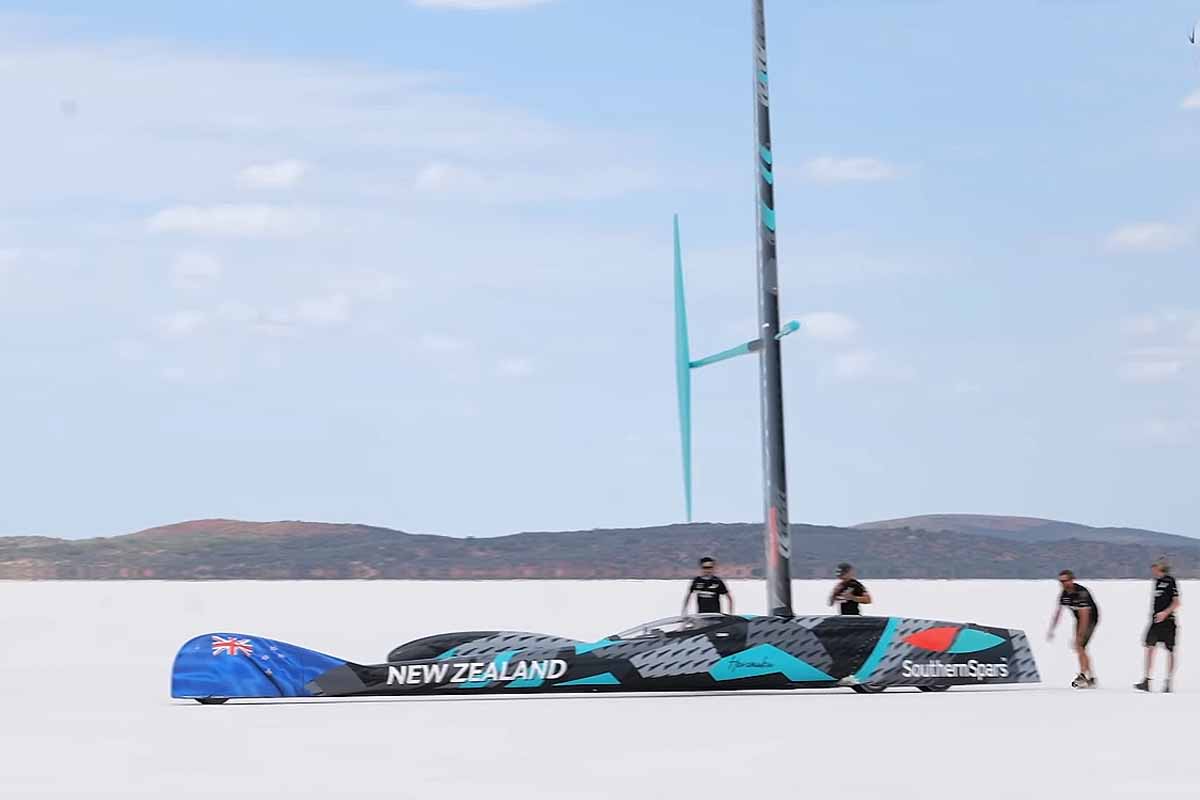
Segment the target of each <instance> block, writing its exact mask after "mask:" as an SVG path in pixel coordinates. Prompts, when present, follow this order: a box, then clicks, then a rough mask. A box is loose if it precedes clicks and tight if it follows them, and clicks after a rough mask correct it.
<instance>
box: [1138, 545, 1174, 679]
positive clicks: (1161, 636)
mask: <svg viewBox="0 0 1200 800" xmlns="http://www.w3.org/2000/svg"><path fill="white" fill-rule="evenodd" d="M1150 572H1151V574H1152V575H1154V605H1153V610H1152V611H1151V612H1150V627H1148V628H1147V629H1146V639H1145V645H1146V677H1144V678H1142V682H1141V683H1135V684H1134V685H1133V688H1135V689H1140V690H1141V691H1143V692H1148V691H1150V673H1151V672H1153V671H1154V649H1155V647H1157V646H1158V645H1160V644H1161V645H1162V646H1163V647H1165V648H1167V680H1166V683H1164V684H1163V691H1164V692H1169V691H1171V681H1172V679H1174V677H1175V633H1176V627H1175V611H1176V609H1178V608H1179V606H1180V604H1181V602H1180V599H1179V586H1178V585H1177V584H1176V583H1175V579H1174V578H1173V577H1171V575H1170V572H1171V565H1170V564H1169V563H1168V562H1167V560H1166V559H1165V558H1160V559H1158V560H1157V561H1155V562H1154V563H1153V564H1151V565H1150Z"/></svg>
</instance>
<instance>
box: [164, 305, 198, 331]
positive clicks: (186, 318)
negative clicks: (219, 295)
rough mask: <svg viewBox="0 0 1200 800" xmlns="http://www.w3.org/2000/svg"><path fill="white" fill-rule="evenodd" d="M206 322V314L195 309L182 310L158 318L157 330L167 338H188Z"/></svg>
mask: <svg viewBox="0 0 1200 800" xmlns="http://www.w3.org/2000/svg"><path fill="white" fill-rule="evenodd" d="M207 322H208V314H207V313H205V312H204V311H198V310H196V309H184V310H181V311H173V312H171V313H170V314H164V315H163V316H161V317H159V318H158V325H159V328H160V329H161V330H162V331H163V333H165V334H167V335H168V336H190V335H192V334H193V333H195V332H196V331H198V330H200V329H201V328H202V327H204V325H205V324H206V323H207Z"/></svg>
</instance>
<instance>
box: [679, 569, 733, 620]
mask: <svg viewBox="0 0 1200 800" xmlns="http://www.w3.org/2000/svg"><path fill="white" fill-rule="evenodd" d="M692 595H695V596H696V613H697V614H720V613H721V605H722V600H721V598H722V597H724V598H725V601H724V602H725V604H726V605H728V606H729V610H728V611H726V612H725V613H726V614H732V613H733V593H732V592H730V591H729V587H728V586H726V585H725V581H723V580H721V579H720V578H718V577H717V562H716V560H715V559H712V558H709V557H708V556H705V557H704V558H702V559H700V574H699V575H697V576H696V577H694V578H692V582H691V584H689V585H688V590H687V594H686V595H684V597H683V615H684V616H687V613H688V605H689V604H691V601H692Z"/></svg>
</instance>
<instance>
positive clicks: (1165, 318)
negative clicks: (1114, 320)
mask: <svg viewBox="0 0 1200 800" xmlns="http://www.w3.org/2000/svg"><path fill="white" fill-rule="evenodd" d="M1121 330H1122V332H1123V333H1124V334H1125V336H1126V338H1128V339H1129V340H1130V342H1129V347H1128V348H1127V350H1126V352H1125V354H1124V357H1123V359H1122V363H1121V364H1120V366H1119V367H1118V369H1117V375H1118V377H1120V378H1121V379H1122V380H1124V381H1128V382H1130V383H1165V382H1168V381H1173V380H1175V379H1176V378H1179V377H1181V376H1183V375H1184V374H1185V373H1187V372H1189V371H1190V369H1191V366H1192V365H1193V364H1196V363H1197V362H1200V313H1197V312H1193V311H1182V310H1176V309H1171V310H1164V311H1155V312H1152V313H1148V314H1138V315H1136V316H1133V317H1129V318H1127V319H1125V320H1123V321H1122V323H1121Z"/></svg>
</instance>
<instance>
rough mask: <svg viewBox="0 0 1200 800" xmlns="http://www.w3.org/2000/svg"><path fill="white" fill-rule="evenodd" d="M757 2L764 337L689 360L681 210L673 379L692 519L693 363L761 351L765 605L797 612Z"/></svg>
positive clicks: (776, 611) (757, 3)
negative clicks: (795, 606)
mask: <svg viewBox="0 0 1200 800" xmlns="http://www.w3.org/2000/svg"><path fill="white" fill-rule="evenodd" d="M753 2H754V113H755V116H754V130H755V147H754V162H755V169H754V174H755V180H756V181H757V183H758V189H757V195H756V202H755V209H756V211H755V214H756V218H757V225H758V246H757V253H758V256H757V265H758V269H757V274H758V336H757V337H756V338H754V339H751V340H750V341H748V342H744V343H742V344H739V345H737V346H735V347H731V348H729V349H728V350H722V351H721V352H719V353H715V354H713V355H711V356H707V357H705V358H701V359H698V360H696V361H692V360H691V351H690V348H689V345H688V327H687V307H686V303H685V301H684V292H683V255H682V249H681V247H680V242H679V216H678V215H676V216H675V220H674V244H675V271H674V277H675V282H674V284H675V378H676V388H677V392H678V400H679V435H680V447H681V451H682V456H683V493H684V505H685V508H686V510H687V519H688V521H689V522H690V521H691V520H692V408H691V403H692V377H691V373H692V370H694V369H698V368H700V367H705V366H708V365H709V364H716V363H717V362H719V361H725V360H727V359H730V358H735V357H736V356H741V355H746V354H747V353H758V358H759V399H760V403H761V406H762V408H761V417H762V459H763V512H764V513H763V519H764V536H763V539H764V542H765V545H766V562H767V610H768V612H769V613H770V614H772V615H776V616H783V617H790V616H792V582H791V565H790V558H791V532H790V528H789V526H788V512H787V461H786V458H785V455H784V434H783V383H782V366H781V361H780V340H781V339H783V337H784V336H787V335H788V334H789V333H792V332H794V331H796V330H798V329H799V327H800V323H798V322H795V321H792V322H788V323H787V324H786V325H782V326H781V325H780V324H779V270H778V264H777V261H776V250H775V173H774V171H773V168H774V156H773V154H772V150H771V113H770V95H769V92H768V82H767V38H766V25H765V22H764V14H763V0H753Z"/></svg>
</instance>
